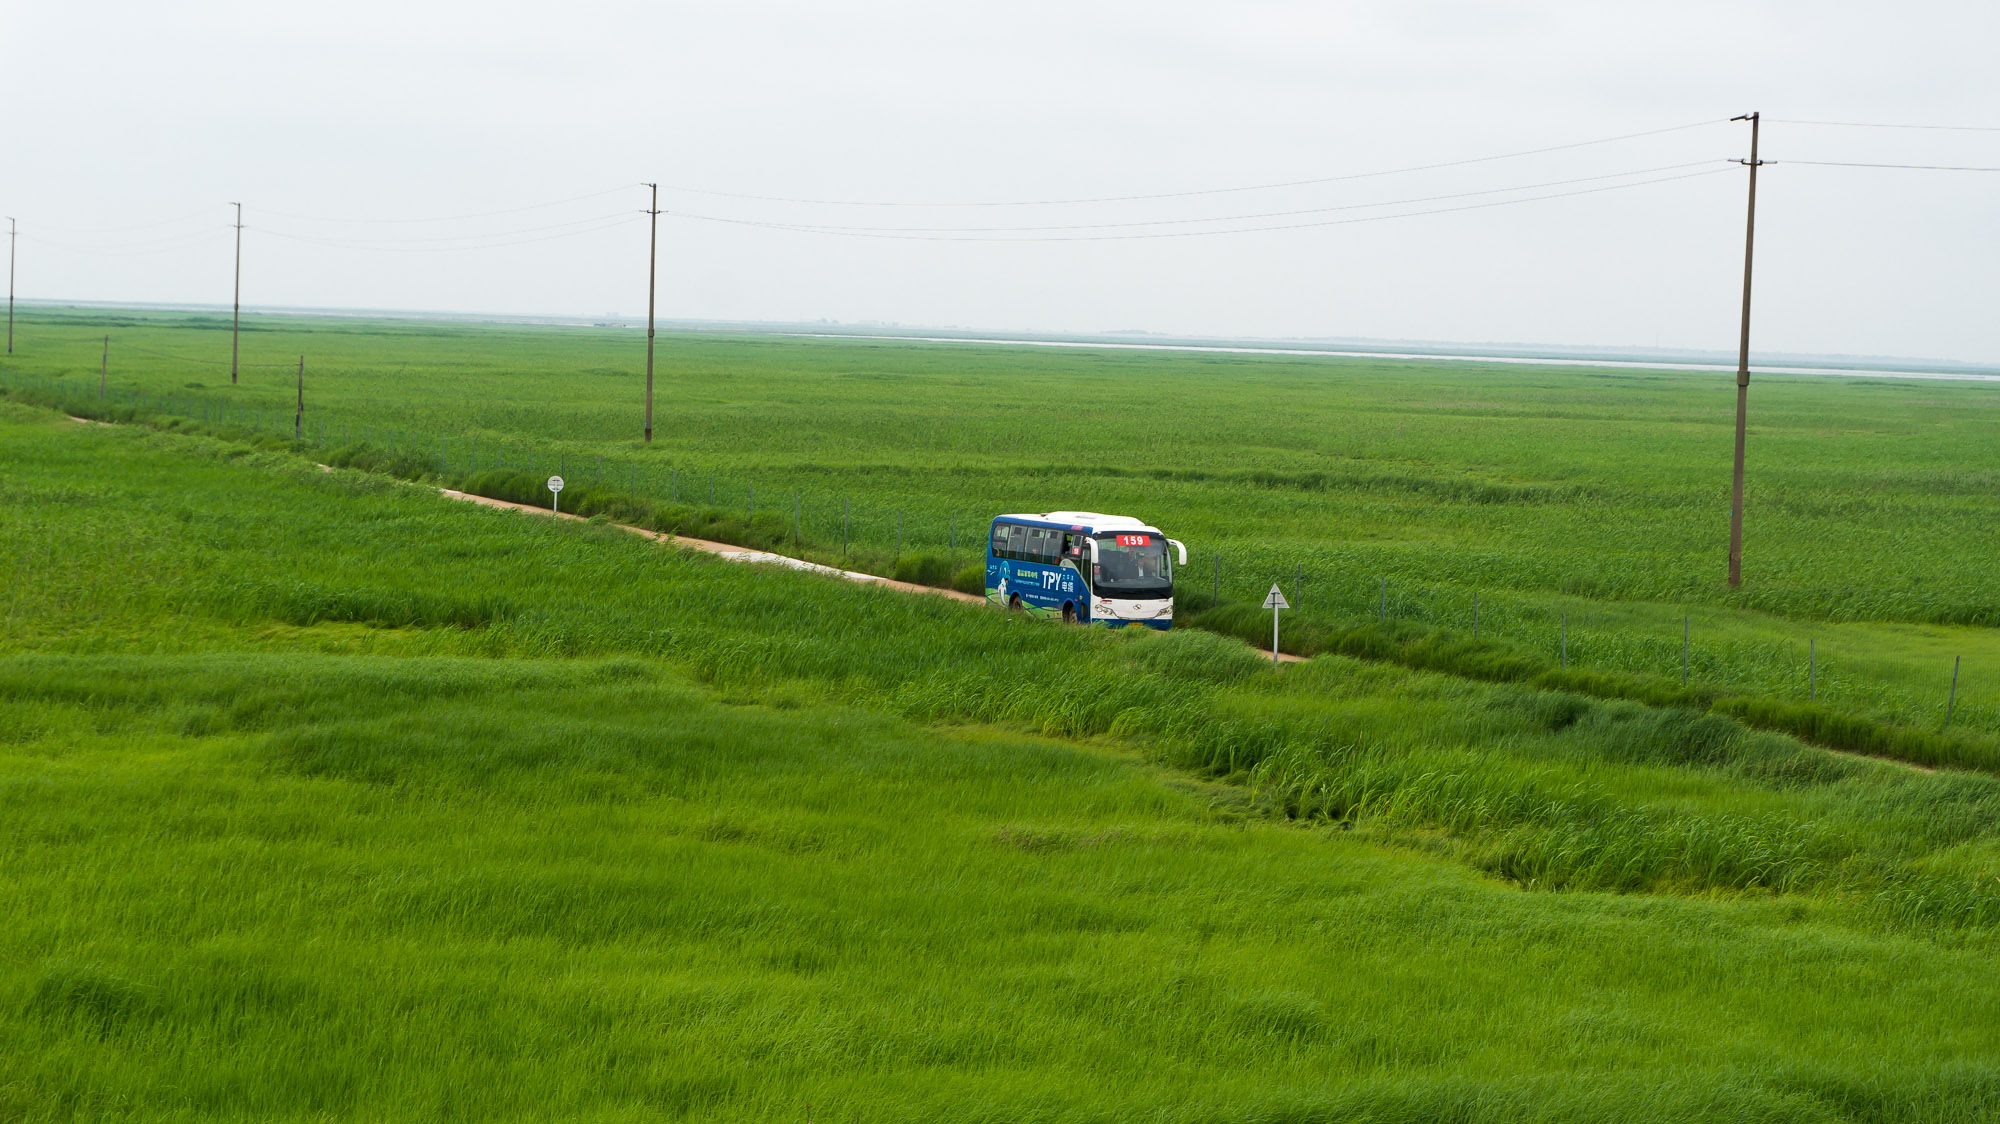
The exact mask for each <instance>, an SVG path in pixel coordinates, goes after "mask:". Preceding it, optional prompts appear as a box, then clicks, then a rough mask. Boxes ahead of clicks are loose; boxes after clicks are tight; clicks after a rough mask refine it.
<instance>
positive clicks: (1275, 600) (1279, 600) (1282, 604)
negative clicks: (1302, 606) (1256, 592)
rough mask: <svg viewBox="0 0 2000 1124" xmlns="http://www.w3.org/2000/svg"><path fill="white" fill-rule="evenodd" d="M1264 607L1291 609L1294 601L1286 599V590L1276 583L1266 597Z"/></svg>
mask: <svg viewBox="0 0 2000 1124" xmlns="http://www.w3.org/2000/svg"><path fill="white" fill-rule="evenodd" d="M1264 607H1265V608H1266V609H1289V608H1291V607H1292V603H1291V602H1290V601H1287V600H1285V594H1284V592H1283V591H1282V590H1280V589H1279V588H1278V587H1277V586H1276V585H1273V586H1272V587H1271V592H1270V594H1269V595H1267V596H1266V597H1265V598H1264Z"/></svg>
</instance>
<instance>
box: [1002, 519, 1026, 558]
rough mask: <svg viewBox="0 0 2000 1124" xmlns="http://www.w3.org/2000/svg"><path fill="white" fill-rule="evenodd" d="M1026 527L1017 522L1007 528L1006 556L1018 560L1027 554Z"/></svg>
mask: <svg viewBox="0 0 2000 1124" xmlns="http://www.w3.org/2000/svg"><path fill="white" fill-rule="evenodd" d="M1027 552H1028V529H1027V528H1026V527H1023V526H1021V525H1020V524H1018V523H1015V524H1012V525H1010V526H1009V527H1008V528H1007V557H1009V558H1012V559H1015V560H1016V561H1019V560H1021V559H1024V558H1026V557H1027V556H1028V553H1027Z"/></svg>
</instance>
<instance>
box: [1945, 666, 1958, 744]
mask: <svg viewBox="0 0 2000 1124" xmlns="http://www.w3.org/2000/svg"><path fill="white" fill-rule="evenodd" d="M1959 659H1960V657H1958V656H1953V657H1951V694H1949V695H1946V696H1945V700H1944V728H1945V729H1947V730H1949V729H1951V712H1952V709H1953V708H1954V707H1956V706H1957V705H1958V661H1959Z"/></svg>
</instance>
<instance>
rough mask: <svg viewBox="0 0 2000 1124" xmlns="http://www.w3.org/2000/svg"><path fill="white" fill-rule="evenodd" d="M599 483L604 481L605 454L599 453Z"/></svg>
mask: <svg viewBox="0 0 2000 1124" xmlns="http://www.w3.org/2000/svg"><path fill="white" fill-rule="evenodd" d="M597 483H599V484H602V483H604V454H603V453H599V454H597Z"/></svg>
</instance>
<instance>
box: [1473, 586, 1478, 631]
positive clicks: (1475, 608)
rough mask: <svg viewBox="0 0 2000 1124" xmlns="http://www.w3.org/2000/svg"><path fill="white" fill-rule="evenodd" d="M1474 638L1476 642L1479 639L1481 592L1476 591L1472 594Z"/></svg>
mask: <svg viewBox="0 0 2000 1124" xmlns="http://www.w3.org/2000/svg"><path fill="white" fill-rule="evenodd" d="M1472 638H1473V639H1474V640H1477V639H1479V592H1478V591H1477V590H1474V591H1473V594H1472Z"/></svg>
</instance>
